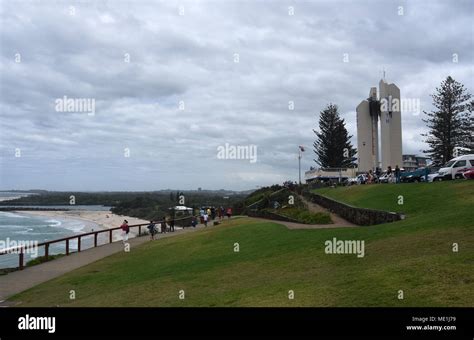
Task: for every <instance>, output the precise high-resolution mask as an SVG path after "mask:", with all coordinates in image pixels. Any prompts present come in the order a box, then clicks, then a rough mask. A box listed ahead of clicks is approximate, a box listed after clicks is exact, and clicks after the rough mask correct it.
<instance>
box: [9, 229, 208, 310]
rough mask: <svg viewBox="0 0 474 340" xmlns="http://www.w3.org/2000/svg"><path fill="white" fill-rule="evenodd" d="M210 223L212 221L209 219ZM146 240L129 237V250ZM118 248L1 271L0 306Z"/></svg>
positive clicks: (107, 246)
mask: <svg viewBox="0 0 474 340" xmlns="http://www.w3.org/2000/svg"><path fill="white" fill-rule="evenodd" d="M209 225H212V222H210V223H209ZM203 228H204V226H203V225H198V226H197V227H196V228H192V227H189V228H185V229H176V231H175V232H173V233H166V234H158V240H157V241H159V240H160V239H162V238H167V237H172V236H175V235H181V234H184V233H188V232H194V231H196V230H200V229H203ZM146 242H151V241H150V237H149V236H148V235H146V236H141V237H134V238H130V239H129V243H130V251H131V252H132V251H133V248H134V247H135V246H138V245H140V244H143V243H146ZM121 251H124V246H123V243H122V241H119V242H113V243H107V244H104V245H101V246H98V247H96V248H89V249H85V250H83V251H81V252H80V253H77V252H76V253H73V254H70V255H69V256H64V257H60V258H57V259H54V260H52V261H49V262H45V263H43V264H40V265H36V266H32V267H25V269H23V270H18V271H15V272H11V273H9V274H7V275H0V307H7V306H11V305H12V303H11V302H9V301H5V300H6V299H7V298H9V297H10V296H12V295H15V294H18V293H20V292H22V291H24V290H26V289H29V288H32V287H34V286H36V285H38V284H40V283H43V282H46V281H49V280H51V279H54V278H56V277H58V276H61V275H63V274H66V273H67V272H70V271H72V270H74V269H77V268H79V267H82V266H85V265H87V264H90V263H92V262H95V261H98V260H100V259H102V258H104V257H107V256H110V255H112V254H115V253H119V252H121Z"/></svg>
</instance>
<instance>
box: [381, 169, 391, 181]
mask: <svg viewBox="0 0 474 340" xmlns="http://www.w3.org/2000/svg"><path fill="white" fill-rule="evenodd" d="M392 176H394V175H393V174H392ZM389 177H390V176H389V175H388V174H387V171H384V172H382V175H380V177H379V183H388V180H389Z"/></svg>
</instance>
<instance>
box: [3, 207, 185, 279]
mask: <svg viewBox="0 0 474 340" xmlns="http://www.w3.org/2000/svg"><path fill="white" fill-rule="evenodd" d="M191 218H192V216H188V217H183V218H177V219H174V221H175V222H177V221H182V220H187V219H191ZM163 222H166V221H163V220H162V221H151V223H154V224H161V223H163ZM147 225H150V222H149V223H140V224H132V225H129V226H128V227H129V228H136V227H138V236H140V235H141V227H143V226H147ZM120 229H122V227H121V226H120V227H115V228H109V229H102V230H97V231H90V232H87V233H83V234H79V235H73V236H68V237H63V238H59V239H55V240H51V241H45V242H41V243H38V244H35V245H29V246H16V247H10V248H7V249H1V250H0V255H6V254H12V253H18V256H19V268H20V270H22V269H23V268H24V265H23V262H24V253H25V250H27V249H30V248H35V247H38V248H39V247H44V249H45V251H44V257H45V258H46V259H48V256H49V246H50V244H53V243H58V242H64V241H65V242H66V255H69V240H72V239H77V240H78V243H77V252H80V251H81V238H82V237H85V236H90V235H94V246H93V247H92V248H95V247H97V246H98V245H97V235H98V234H100V233H107V232H108V233H109V243H113V240H112V233H113V231H114V230H120ZM88 249H89V248H88Z"/></svg>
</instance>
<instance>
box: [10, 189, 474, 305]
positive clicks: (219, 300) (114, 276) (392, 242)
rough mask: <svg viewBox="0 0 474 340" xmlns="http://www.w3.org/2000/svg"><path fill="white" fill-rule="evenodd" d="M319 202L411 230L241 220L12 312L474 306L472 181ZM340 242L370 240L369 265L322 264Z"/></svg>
mask: <svg viewBox="0 0 474 340" xmlns="http://www.w3.org/2000/svg"><path fill="white" fill-rule="evenodd" d="M318 192H319V193H322V194H324V195H327V196H331V197H334V198H336V199H338V200H341V201H346V202H349V203H351V204H353V205H357V206H363V207H371V208H377V209H384V210H391V211H401V212H404V213H406V215H407V218H406V219H405V220H403V221H399V222H396V223H391V224H385V225H378V226H370V227H354V228H333V229H315V230H288V229H287V228H286V227H284V226H282V225H279V224H276V223H270V222H268V223H267V222H262V221H257V220H253V219H250V218H240V219H236V220H231V221H226V223H224V224H223V225H222V226H218V227H212V228H208V229H203V230H200V231H197V232H194V233H187V234H183V235H179V236H175V237H171V238H167V239H162V240H158V241H154V242H150V243H147V244H144V245H142V246H139V247H136V248H133V249H132V250H131V252H130V253H120V254H116V255H113V256H110V257H107V258H105V259H103V260H100V261H98V262H95V263H93V264H91V265H88V266H85V267H83V268H80V269H78V270H75V271H72V272H70V273H68V274H66V275H64V276H62V277H60V278H57V279H54V280H51V281H49V282H46V283H44V284H41V285H39V286H36V287H34V288H32V289H30V290H28V291H25V292H23V293H21V294H19V295H16V296H15V297H13V298H12V299H11V300H15V301H21V304H20V306H56V305H59V306H474V269H473V268H474V246H473V245H474V218H473V217H474V214H473V213H472V211H473V209H474V181H470V182H468V181H453V182H442V183H426V184H425V183H413V184H400V185H389V184H386V185H371V186H369V185H361V186H353V187H347V188H337V189H332V188H328V189H323V190H318ZM400 195H402V196H403V198H404V204H403V205H398V204H397V203H398V202H397V201H398V199H399V197H398V196H400ZM333 237H336V238H337V239H341V240H364V241H365V257H363V258H357V256H356V255H330V254H325V252H324V249H325V245H324V242H325V241H326V240H330V239H332V238H333ZM454 242H456V243H458V244H459V251H458V252H453V251H452V244H453V243H454ZM234 243H239V246H240V251H239V252H234ZM70 290H75V292H76V299H75V300H69V292H70ZM180 290H184V292H185V298H184V300H180V299H179V298H178V294H179V291H180ZM289 290H293V291H294V294H295V298H294V300H290V299H288V291H289ZM399 290H403V292H404V299H403V300H399V299H397V295H398V291H399Z"/></svg>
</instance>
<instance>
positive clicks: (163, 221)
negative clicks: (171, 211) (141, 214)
mask: <svg viewBox="0 0 474 340" xmlns="http://www.w3.org/2000/svg"><path fill="white" fill-rule="evenodd" d="M161 233H162V234H164V233H166V216H163V220H161Z"/></svg>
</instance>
